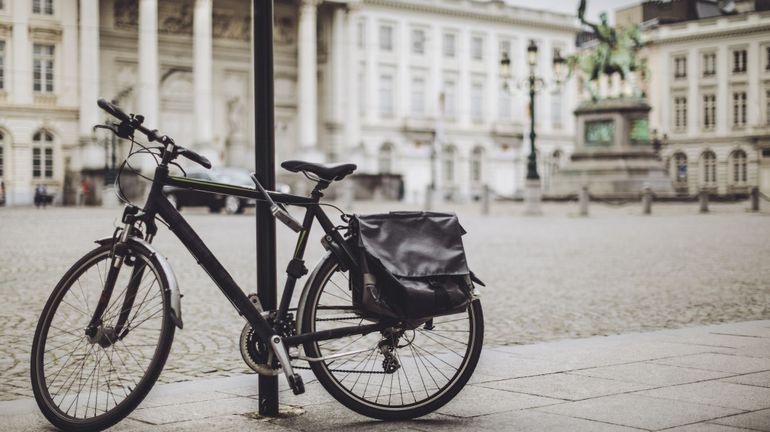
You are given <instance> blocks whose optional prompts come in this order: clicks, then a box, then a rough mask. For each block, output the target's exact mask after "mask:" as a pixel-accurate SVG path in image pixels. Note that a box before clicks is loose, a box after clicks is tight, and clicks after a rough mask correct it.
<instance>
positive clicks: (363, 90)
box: [356, 65, 367, 116]
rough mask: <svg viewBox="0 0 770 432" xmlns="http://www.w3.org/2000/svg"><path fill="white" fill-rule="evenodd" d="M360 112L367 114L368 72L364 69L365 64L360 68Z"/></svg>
mask: <svg viewBox="0 0 770 432" xmlns="http://www.w3.org/2000/svg"><path fill="white" fill-rule="evenodd" d="M356 85H357V86H358V113H359V114H360V115H362V116H363V115H365V114H366V101H367V97H366V72H365V71H364V65H360V66H359V68H358V82H357V83H356Z"/></svg>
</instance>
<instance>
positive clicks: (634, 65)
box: [567, 0, 647, 102]
mask: <svg viewBox="0 0 770 432" xmlns="http://www.w3.org/2000/svg"><path fill="white" fill-rule="evenodd" d="M585 10H586V0H581V1H580V6H579V7H578V18H579V19H580V22H581V23H582V24H585V25H587V26H588V27H590V28H591V29H592V30H593V32H594V35H596V39H597V40H598V43H597V44H596V45H595V46H591V47H589V48H586V49H584V50H583V51H582V52H581V53H578V54H575V55H573V56H570V57H569V59H568V60H567V61H568V65H569V70H570V75H572V73H573V71H574V70H575V69H576V68H577V69H579V70H580V72H581V73H582V76H583V78H584V79H587V81H588V83H587V85H586V87H587V89H588V92H589V94H590V95H591V99H592V100H593V101H594V102H595V101H597V100H599V91H598V82H599V79H600V78H601V76H602V75H606V76H607V78H608V79H610V80H611V78H612V75H613V74H615V73H618V74H620V79H621V81H622V82H623V84H624V85H623V88H625V87H626V86H625V84H626V83H628V84H630V87H631V96H634V97H639V96H641V91H640V89H639V88H638V86H637V85H636V82H635V79H634V78H635V77H634V73H635V72H640V73H641V74H642V76H643V77H646V76H647V73H646V69H647V66H646V64H645V62H644V61H643V60H640V59H638V58H637V53H638V52H639V50H640V49H641V48H642V46H643V42H642V34H641V31H640V30H639V26H637V25H634V26H630V27H627V28H623V27H621V28H618V29H615V28H613V27H612V26H610V25H609V23H608V20H607V14H606V13H605V12H603V13H602V14H601V15H600V16H599V19H600V20H601V23H599V24H594V23H591V22H589V21H586V19H585Z"/></svg>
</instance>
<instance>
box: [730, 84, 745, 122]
mask: <svg viewBox="0 0 770 432" xmlns="http://www.w3.org/2000/svg"><path fill="white" fill-rule="evenodd" d="M733 126H734V127H744V126H746V92H745V91H738V92H733Z"/></svg>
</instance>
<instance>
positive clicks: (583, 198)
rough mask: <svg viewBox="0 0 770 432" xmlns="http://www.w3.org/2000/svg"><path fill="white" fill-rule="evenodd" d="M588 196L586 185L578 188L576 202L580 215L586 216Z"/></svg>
mask: <svg viewBox="0 0 770 432" xmlns="http://www.w3.org/2000/svg"><path fill="white" fill-rule="evenodd" d="M589 200H590V196H589V194H588V186H583V187H582V188H580V195H579V196H578V202H579V205H580V216H588V201H589Z"/></svg>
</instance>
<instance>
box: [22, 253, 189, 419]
mask: <svg viewBox="0 0 770 432" xmlns="http://www.w3.org/2000/svg"><path fill="white" fill-rule="evenodd" d="M111 261H112V258H111V246H109V245H105V246H101V247H99V248H97V249H95V250H93V251H91V252H90V253H88V254H87V255H86V256H84V257H83V258H81V259H80V260H79V261H78V262H77V263H76V264H75V265H74V266H72V268H70V270H69V271H67V273H66V274H65V275H64V277H63V278H62V279H61V281H60V282H59V283H58V285H57V286H56V288H55V289H54V291H53V293H52V294H51V296H50V297H49V299H48V302H47V303H46V305H45V308H44V309H43V312H42V314H41V315H40V320H39V321H38V325H37V329H36V331H35V337H34V340H33V344H32V356H31V361H32V363H31V378H32V390H33V392H34V394H35V399H36V401H37V404H38V406H39V407H40V410H41V411H42V412H43V414H44V415H45V417H46V418H47V419H48V420H49V421H50V422H51V423H52V424H53V425H55V426H57V427H59V428H62V429H65V430H77V431H91V430H101V429H104V428H107V427H110V426H112V425H113V424H115V423H117V422H118V421H120V420H122V419H123V418H124V417H125V416H127V415H128V414H129V413H130V412H131V411H132V410H133V409H134V408H136V406H137V405H138V404H139V402H141V401H142V399H144V397H145V396H146V395H147V393H148V392H149V391H150V389H151V388H152V386H153V384H154V383H155V381H156V380H157V378H158V376H159V375H160V372H161V370H162V369H163V366H164V364H165V362H166V358H167V357H168V353H169V350H170V349H171V342H172V340H173V338H174V330H175V327H174V324H173V322H172V320H171V316H170V307H169V304H168V302H169V300H168V295H167V291H168V283H167V281H166V278H165V275H164V273H163V272H162V271H160V267H159V265H158V264H157V262H155V261H154V259H153V257H151V256H149V255H147V254H145V253H144V252H143V251H139V250H134V249H133V248H128V251H127V256H126V260H125V262H124V264H123V266H122V267H121V268H120V272H119V274H118V277H117V281H116V283H115V288H114V289H113V291H112V296H111V297H110V301H109V303H108V305H107V308H106V309H105V311H104V313H103V314H102V324H101V325H100V326H99V331H98V332H97V334H96V335H95V336H89V335H87V334H86V331H85V329H86V327H87V326H88V325H89V322H90V319H91V315H92V314H93V311H94V310H95V307H96V304H97V303H98V301H99V298H100V296H101V294H102V287H103V285H104V280H105V278H106V274H107V271H108V269H109V267H110V264H111Z"/></svg>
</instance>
